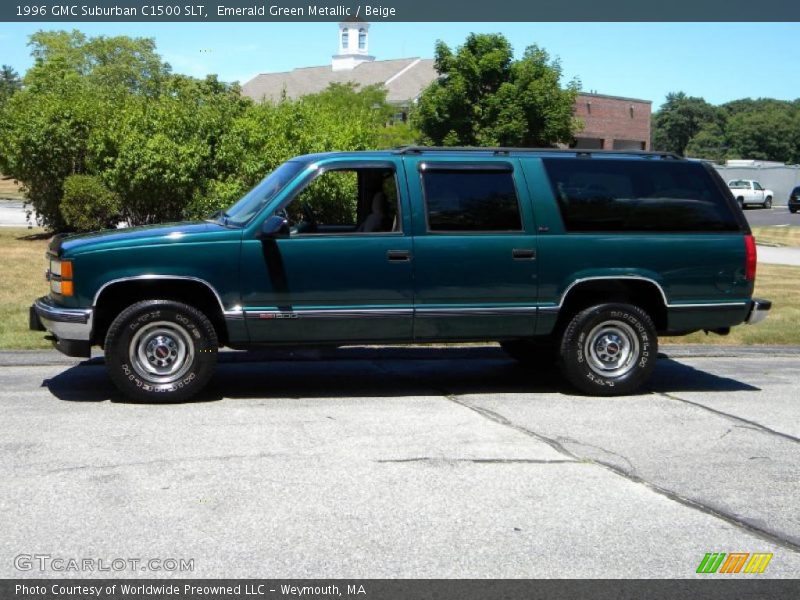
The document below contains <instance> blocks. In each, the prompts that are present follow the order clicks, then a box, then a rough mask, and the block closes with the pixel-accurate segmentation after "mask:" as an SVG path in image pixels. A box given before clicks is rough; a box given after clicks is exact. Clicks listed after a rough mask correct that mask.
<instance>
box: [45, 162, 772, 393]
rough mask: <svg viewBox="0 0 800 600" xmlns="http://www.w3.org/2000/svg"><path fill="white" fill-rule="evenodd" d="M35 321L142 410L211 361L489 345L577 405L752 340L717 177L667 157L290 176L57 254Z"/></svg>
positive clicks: (316, 171)
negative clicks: (290, 352) (564, 390)
mask: <svg viewBox="0 0 800 600" xmlns="http://www.w3.org/2000/svg"><path fill="white" fill-rule="evenodd" d="M49 256H50V269H49V275H48V276H49V278H50V285H51V291H50V294H49V295H48V296H46V297H43V298H40V299H39V300H37V301H36V302H35V303H34V305H33V306H32V307H31V328H33V329H37V330H47V331H49V332H50V334H52V336H53V339H54V342H55V345H56V347H57V348H58V349H59V350H61V351H62V352H64V353H66V354H68V355H70V356H89V351H90V348H91V346H92V345H99V346H102V347H103V348H104V349H105V357H106V365H107V368H108V372H109V375H110V376H111V378H112V380H113V381H114V382H115V384H116V385H117V386H118V387H119V388H120V389H121V390H122V392H124V393H125V394H126V395H128V396H130V397H133V398H136V399H152V398H159V397H161V398H164V399H172V400H181V399H186V398H189V397H190V396H192V395H193V394H195V393H197V392H198V391H199V390H200V389H201V388H202V387H203V386H204V385H205V384H206V383H207V382H208V380H209V378H210V377H211V375H212V372H213V370H214V366H215V364H216V360H217V349H218V347H220V346H229V347H232V348H248V347H253V346H256V345H274V346H279V345H302V344H312V345H321V344H331V345H346V344H355V343H390V344H396V343H409V342H460V341H479V340H495V341H499V342H500V343H501V344H502V346H503V347H504V348H505V349H506V350H507V351H508V353H509V354H510V355H511V356H513V357H515V358H517V359H519V360H521V361H523V362H525V363H528V364H529V365H530V364H533V365H537V364H542V363H546V362H548V361H549V362H557V363H559V364H560V366H561V369H562V371H563V373H564V375H565V376H566V378H567V379H568V380H569V381H570V382H571V383H572V384H573V385H574V386H575V387H577V388H578V389H579V390H581V391H583V392H584V393H588V394H599V395H612V394H626V393H630V392H632V391H634V390H636V389H637V388H638V387H639V386H640V385H641V384H642V383H643V382H644V381H645V380H646V379H647V378H648V376H649V375H650V373H651V372H652V370H653V367H654V365H655V361H656V356H657V353H658V352H657V350H658V339H657V335H658V334H665V333H669V334H670V335H676V334H684V333H689V332H692V331H697V330H701V329H704V330H708V331H712V332H716V333H720V334H725V333H727V332H728V331H729V329H730V327H732V326H734V325H737V324H740V323H743V322H747V323H755V322H756V321H758V320H760V319H761V318H763V317H764V316H765V315H766V312H767V311H768V310H769V309H770V302H769V301H767V300H758V299H753V298H752V293H753V283H754V279H755V270H756V250H755V244H754V240H753V237H752V235H751V234H750V229H749V227H748V225H747V222H746V221H745V219H744V216H743V214H742V211H741V210H740V209H739V207H738V206H737V205H736V202H735V199H734V198H733V196H732V195H731V192H730V190H729V189H728V187H727V186H726V185H725V183H724V182H723V181H722V180H721V179H720V178H719V176H718V175H717V174H716V172H715V171H714V169H712V168H711V167H709V166H707V165H705V164H702V163H699V162H692V161H687V160H683V159H680V158H677V157H675V156H672V155H668V154H659V153H636V152H613V151H609V152H595V151H592V152H588V151H575V150H571V151H558V150H524V149H504V148H497V149H452V148H451V149H443V148H418V147H409V148H402V149H397V150H386V151H374V152H349V153H326V154H316V155H308V156H299V157H297V158H294V159H292V160H290V161H288V162H286V163H284V164H283V165H281V166H280V167H278V168H277V169H276V170H275V171H274V172H273V173H271V174H270V175H269V176H268V177H266V178H265V179H264V180H263V181H262V182H261V183H259V184H258V185H257V186H256V187H255V188H254V189H253V190H252V191H250V192H249V193H248V194H247V195H245V196H244V197H243V198H242V199H241V200H240V201H239V202H237V203H236V204H235V205H233V206H232V207H231V208H229V209H228V210H227V212H224V213H219V214H218V215H216V216H215V217H214V218H213V219H210V220H208V221H205V222H191V223H176V224H165V225H156V226H150V227H137V228H132V229H125V230H114V231H104V232H99V233H94V234H89V235H77V236H72V237H67V238H62V239H54V241H53V242H52V243H51V245H50V248H49Z"/></svg>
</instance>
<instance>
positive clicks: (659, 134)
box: [652, 92, 718, 156]
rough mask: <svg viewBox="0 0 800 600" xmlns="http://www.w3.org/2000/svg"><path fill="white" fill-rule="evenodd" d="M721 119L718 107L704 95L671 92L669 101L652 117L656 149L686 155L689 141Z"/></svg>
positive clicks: (668, 96)
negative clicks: (704, 97) (710, 102)
mask: <svg viewBox="0 0 800 600" xmlns="http://www.w3.org/2000/svg"><path fill="white" fill-rule="evenodd" d="M717 118H718V113H717V110H716V109H715V108H714V107H713V106H712V105H711V104H709V103H708V102H706V101H705V100H704V99H703V98H696V97H693V96H687V95H686V94H684V93H683V92H677V93H670V94H667V100H666V102H665V103H664V104H663V105H662V106H661V109H660V110H659V111H658V112H656V113H655V114H654V115H653V118H652V119H653V149H655V150H662V151H665V152H674V153H675V154H679V155H681V156H683V155H685V154H686V147H687V146H688V145H689V141H690V140H691V139H692V138H693V137H694V136H695V135H696V134H697V133H698V132H699V131H700V130H701V129H702V128H703V126H704V125H706V124H708V123H713V122H714V121H716V120H717Z"/></svg>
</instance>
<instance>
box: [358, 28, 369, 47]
mask: <svg viewBox="0 0 800 600" xmlns="http://www.w3.org/2000/svg"><path fill="white" fill-rule="evenodd" d="M358 49H359V50H366V49H367V30H366V29H359V30H358Z"/></svg>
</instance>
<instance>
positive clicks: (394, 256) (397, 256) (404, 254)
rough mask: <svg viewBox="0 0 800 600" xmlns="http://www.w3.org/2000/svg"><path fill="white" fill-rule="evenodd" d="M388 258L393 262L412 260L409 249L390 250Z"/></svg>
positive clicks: (387, 254)
mask: <svg viewBox="0 0 800 600" xmlns="http://www.w3.org/2000/svg"><path fill="white" fill-rule="evenodd" d="M386 258H387V259H388V260H389V261H391V262H408V261H410V260H411V252H409V251H408V250H389V251H388V252H387V253H386Z"/></svg>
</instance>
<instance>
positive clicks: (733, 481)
mask: <svg viewBox="0 0 800 600" xmlns="http://www.w3.org/2000/svg"><path fill="white" fill-rule="evenodd" d="M665 352H666V355H665V356H662V358H661V359H660V360H659V364H658V366H657V370H656V372H655V375H654V378H653V380H652V382H651V384H650V385H649V387H648V389H647V390H645V391H644V392H643V393H642V394H640V395H636V396H630V397H624V398H589V397H582V396H576V395H574V394H573V392H572V390H571V389H570V388H568V387H566V386H565V384H564V383H563V382H562V380H561V379H560V378H559V377H558V376H557V375H556V374H554V373H552V372H551V373H536V372H532V371H530V370H528V369H526V368H524V367H521V366H519V365H517V364H516V363H514V362H513V361H511V360H509V359H507V358H506V357H505V355H504V354H503V353H502V352H501V351H500V350H499V349H498V348H496V347H492V346H486V347H462V348H447V349H437V348H344V349H340V350H336V351H327V352H324V353H319V352H315V351H306V352H300V353H298V354H296V355H295V356H293V357H291V359H289V358H290V357H288V356H286V355H281V354H276V353H273V354H272V355H270V356H268V357H267V360H265V361H264V362H250V360H249V357H248V356H246V355H241V354H235V353H229V354H225V355H223V357H222V364H220V366H219V369H218V373H217V375H216V376H215V378H214V379H213V381H212V384H211V386H210V389H209V391H208V393H207V394H205V395H204V396H203V397H202V398H200V399H199V400H198V401H197V402H191V403H186V404H176V405H157V404H134V403H128V402H126V401H125V400H124V399H122V398H120V397H119V396H118V394H117V393H116V392H115V390H114V388H113V387H112V384H111V383H110V381H109V380H108V379H107V377H106V374H105V370H104V368H103V367H102V364H101V361H99V360H96V359H95V360H93V361H90V362H88V363H84V364H77V363H70V362H69V361H65V360H62V359H59V358H58V357H57V356H55V355H48V354H45V353H27V354H26V353H18V354H5V355H2V356H0V363H2V364H4V365H6V366H2V367H0V447H1V448H2V452H0V482H2V484H0V485H2V494H0V531H2V532H3V535H2V536H0V577H41V576H46V577H50V576H62V575H67V576H103V577H107V576H109V575H112V576H113V575H118V576H125V577H131V576H136V575H140V574H141V575H144V576H147V577H154V576H155V577H159V576H163V575H171V576H174V575H176V574H175V573H159V572H155V573H154V572H147V573H138V572H136V571H134V572H131V571H121V572H113V573H110V574H109V573H92V572H78V573H70V572H68V573H64V572H54V571H52V570H45V571H44V572H42V571H39V570H36V569H34V570H27V571H20V570H18V569H17V568H16V567H15V564H14V559H15V557H16V556H19V555H20V554H48V555H51V556H54V557H63V558H91V559H101V560H102V559H107V560H111V559H114V558H126V559H127V558H130V557H137V558H145V559H149V558H160V559H164V558H178V559H180V558H183V559H192V560H193V561H194V563H193V565H194V570H193V571H192V572H190V573H178V574H177V576H183V577H188V576H194V577H223V576H230V577H345V578H360V577H371V578H380V577H426V578H427V577H586V578H590V577H637V578H657V577H694V576H696V575H695V570H696V568H697V566H698V564H699V563H700V561H701V559H702V558H703V556H704V554H705V553H707V552H726V553H730V552H750V553H753V552H767V553H772V554H773V555H774V556H773V558H772V561H771V562H770V563H769V565H768V568H767V571H766V572H765V574H764V575H762V577H766V576H769V577H796V576H797V573H798V572H800V511H798V505H799V503H798V497H800V494H799V493H800V482H799V480H800V478H799V477H798V474H799V473H800V470H799V469H800V468H799V467H798V465H799V464H800V402H798V398H800V383H799V382H800V377H799V376H800V366H798V358H800V352H798V351H795V350H774V349H772V350H770V349H768V350H761V351H752V350H751V351H741V352H739V351H737V350H735V349H734V350H731V349H724V350H719V349H718V350H711V351H710V352H708V353H706V352H704V351H703V350H702V349H701V350H697V349H694V350H682V349H681V348H674V349H672V350H671V349H670V348H669V347H667V349H666V350H665ZM718 576H719V577H731V576H730V575H728V576H724V575H718ZM738 576H742V577H743V576H745V575H743V574H741V575H738ZM705 577H709V576H708V575H706V576H705ZM712 577H716V576H712ZM747 577H754V576H753V575H747Z"/></svg>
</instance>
